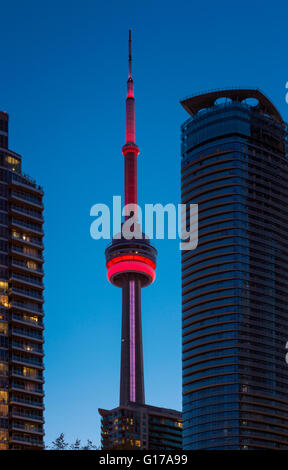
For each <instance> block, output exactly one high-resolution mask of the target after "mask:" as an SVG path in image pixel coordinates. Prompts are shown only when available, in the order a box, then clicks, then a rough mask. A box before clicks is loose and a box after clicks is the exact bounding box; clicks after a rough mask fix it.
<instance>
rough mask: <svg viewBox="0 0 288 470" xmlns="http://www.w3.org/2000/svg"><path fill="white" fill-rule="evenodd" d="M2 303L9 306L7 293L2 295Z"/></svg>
mask: <svg viewBox="0 0 288 470" xmlns="http://www.w3.org/2000/svg"><path fill="white" fill-rule="evenodd" d="M0 305H3V307H9V302H8V296H7V295H0Z"/></svg>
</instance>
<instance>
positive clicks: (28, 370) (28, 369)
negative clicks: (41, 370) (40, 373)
mask: <svg viewBox="0 0 288 470" xmlns="http://www.w3.org/2000/svg"><path fill="white" fill-rule="evenodd" d="M23 375H25V377H34V378H35V377H36V376H37V370H36V369H32V368H31V367H23Z"/></svg>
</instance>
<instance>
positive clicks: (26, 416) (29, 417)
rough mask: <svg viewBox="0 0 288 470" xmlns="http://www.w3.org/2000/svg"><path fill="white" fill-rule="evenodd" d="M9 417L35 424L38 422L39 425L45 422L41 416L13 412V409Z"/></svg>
mask: <svg viewBox="0 0 288 470" xmlns="http://www.w3.org/2000/svg"><path fill="white" fill-rule="evenodd" d="M10 416H11V417H12V418H18V419H25V420H26V419H27V420H29V421H35V422H36V421H37V422H40V423H44V422H45V420H44V418H43V416H42V415H37V414H35V413H29V412H27V413H25V412H24V411H18V410H14V409H13V408H12V411H11V413H10Z"/></svg>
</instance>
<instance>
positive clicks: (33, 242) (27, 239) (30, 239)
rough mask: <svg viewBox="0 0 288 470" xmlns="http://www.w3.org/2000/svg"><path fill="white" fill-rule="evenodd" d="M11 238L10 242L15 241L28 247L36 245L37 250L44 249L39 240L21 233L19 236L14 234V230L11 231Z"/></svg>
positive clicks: (16, 233)
mask: <svg viewBox="0 0 288 470" xmlns="http://www.w3.org/2000/svg"><path fill="white" fill-rule="evenodd" d="M11 238H12V240H17V241H19V242H21V243H27V244H28V245H32V246H34V245H37V247H39V248H44V245H43V243H42V241H41V240H40V239H39V238H36V237H31V236H30V235H29V236H28V235H26V234H23V233H22V234H20V233H18V232H16V231H15V230H14V231H12V234H11Z"/></svg>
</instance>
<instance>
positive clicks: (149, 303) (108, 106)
mask: <svg viewBox="0 0 288 470" xmlns="http://www.w3.org/2000/svg"><path fill="white" fill-rule="evenodd" d="M15 4H16V5H17V10H16V13H15V10H14V9H12V5H13V2H12V3H11V5H3V7H2V8H3V15H4V17H5V18H6V21H5V22H4V24H3V35H4V43H5V46H4V49H3V56H2V67H3V70H6V71H9V73H5V74H2V77H1V89H2V92H1V98H0V108H1V109H2V110H7V112H9V115H10V126H11V132H10V143H11V145H10V146H11V148H13V149H14V150H15V151H16V152H18V153H20V154H23V155H24V172H25V173H26V172H27V173H28V174H32V175H33V176H34V177H35V178H37V181H39V182H40V183H41V185H43V186H44V190H45V208H46V209H45V213H44V217H45V246H46V250H45V252H44V256H45V260H46V269H45V271H46V273H47V275H46V280H45V287H46V293H45V315H46V318H45V326H46V345H45V354H46V359H45V367H46V372H45V378H46V385H45V393H46V399H45V404H46V412H45V418H46V426H45V431H46V442H48V443H49V442H51V440H53V439H54V438H55V437H56V436H57V435H58V434H59V433H60V432H62V431H63V432H64V433H65V434H66V436H67V439H69V440H73V439H75V438H76V437H79V438H81V439H82V440H86V439H87V438H91V439H93V441H96V442H99V419H98V417H97V408H98V406H100V405H101V406H103V407H104V406H107V407H109V406H111V405H112V402H113V399H114V400H115V401H114V403H115V405H116V404H117V394H116V393H115V390H117V387H118V384H119V360H118V358H119V351H120V345H119V341H118V339H119V334H118V333H119V328H120V312H119V308H118V305H119V298H120V297H119V298H117V295H115V296H114V298H113V299H111V312H112V320H113V321H112V320H111V323H112V324H111V343H110V344H107V343H104V341H103V339H102V338H103V335H104V331H105V328H106V320H104V318H105V313H106V315H107V313H110V312H107V309H106V304H107V302H106V301H105V302H104V301H103V300H102V299H101V297H102V296H103V297H107V296H108V297H110V294H111V291H112V289H113V288H112V287H110V286H108V285H106V281H105V263H104V257H103V249H104V247H105V241H103V242H96V241H93V240H92V239H91V238H90V235H89V227H90V224H91V218H90V216H89V210H90V207H91V206H92V205H93V204H94V203H96V202H98V201H104V202H105V201H106V202H107V203H108V204H109V203H110V201H111V187H113V188H114V187H118V191H117V194H120V193H121V189H122V179H121V178H118V176H119V174H120V175H121V174H122V162H121V154H120V150H119V148H120V146H121V144H122V142H123V136H124V119H123V117H124V114H123V109H122V108H123V107H122V103H123V97H124V96H125V86H124V85H122V84H123V77H125V73H126V68H125V57H126V48H125V44H126V42H125V39H126V34H127V30H128V29H129V28H130V27H131V28H132V29H133V30H134V31H135V33H136V34H135V43H136V48H137V57H135V66H134V71H135V78H137V96H136V97H137V108H136V116H137V124H138V128H139V131H137V142H138V143H139V145H140V148H141V151H142V154H143V155H142V156H141V159H142V162H143V163H142V162H141V163H139V164H140V165H141V174H142V176H143V180H144V181H147V180H150V182H151V192H150V198H151V200H150V201H149V202H151V203H154V202H163V203H166V202H170V201H171V199H172V200H173V201H175V203H178V202H179V200H180V185H178V183H177V181H176V176H175V175H178V173H179V168H180V149H179V134H180V124H181V122H182V121H183V120H184V119H185V112H184V111H183V110H182V109H181V106H180V104H179V100H180V99H181V98H182V97H183V96H185V95H190V94H192V93H194V92H197V91H201V90H205V89H206V88H218V87H225V85H227V84H228V85H229V84H230V85H235V86H245V85H246V84H247V83H248V85H256V86H259V88H261V89H263V90H264V91H265V92H267V93H268V95H269V96H270V97H271V99H272V101H273V102H274V103H275V104H276V106H277V107H278V108H279V110H280V112H281V114H282V115H283V117H284V119H286V117H287V110H288V108H287V104H286V102H285V94H286V90H285V83H286V81H287V77H286V76H285V73H286V70H285V65H284V62H285V61H284V60H283V57H285V46H284V45H285V44H286V43H287V41H286V38H287V33H286V32H285V14H283V15H282V14H280V11H278V12H274V10H271V11H270V10H268V11H266V10H265V11H264V10H263V9H260V11H259V12H258V11H257V8H256V6H255V5H252V6H251V5H249V16H248V17H247V15H246V12H245V11H240V12H238V20H239V23H240V22H241V21H242V22H243V23H245V24H246V26H247V28H246V31H245V36H244V35H239V34H237V31H235V29H234V27H235V22H234V19H232V18H233V17H232V14H231V17H229V15H228V14H227V13H226V14H225V15H222V16H221V15H220V17H219V15H218V11H217V10H216V6H214V5H213V4H212V3H211V5H210V9H209V11H207V10H206V8H205V9H204V8H201V7H199V6H192V5H189V4H187V5H186V10H187V12H188V13H189V14H187V15H186V11H185V8H183V9H180V10H179V9H178V8H176V7H172V6H170V5H167V4H166V3H163V2H159V4H158V5H157V6H155V7H153V6H152V4H148V5H147V6H146V7H145V8H144V7H140V6H133V4H132V2H126V3H125V4H124V7H123V6H121V8H120V5H119V6H118V5H117V4H116V2H115V4H114V7H115V12H112V13H111V10H110V9H109V8H108V6H107V7H101V8H100V7H99V8H96V7H95V6H93V4H92V2H86V3H85V2H84V4H85V5H86V7H87V9H85V8H84V9H83V10H81V11H79V10H78V9H77V8H76V6H75V5H76V4H73V2H72V4H71V2H69V4H70V10H69V11H70V15H69V19H68V16H67V15H66V7H67V6H68V3H66V2H62V4H61V5H59V6H57V8H56V3H54V4H53V2H52V3H50V6H49V8H47V11H46V10H45V18H44V14H43V10H42V9H41V8H39V5H38V6H37V4H36V2H31V7H28V8H26V11H24V9H22V6H21V4H20V2H18V4H17V2H14V5H15ZM227 5H228V3H227ZM247 5H248V2H247ZM82 7H83V5H82ZM258 7H259V8H260V2H259V4H258ZM280 7H281V3H280V5H279V10H280ZM282 7H283V10H284V6H283V5H282ZM285 8H286V11H287V7H285ZM244 10H245V8H244ZM128 11H129V14H127V12H128ZM163 11H164V14H165V21H164V22H163V21H162V20H163V16H162V15H163ZM244 13H245V14H244ZM274 15H275V16H274ZM119 16H120V20H121V21H119ZM189 17H190V19H191V18H196V17H197V18H198V20H199V21H197V22H195V23H194V24H193V33H192V31H191V30H192V28H191V25H190V21H189ZM215 17H218V21H217V22H215V21H214V18H215ZM256 18H257V21H258V22H259V23H257V22H256ZM23 19H24V21H23ZM229 19H230V21H229ZM276 19H277V21H276ZM273 20H275V21H273ZM263 23H264V24H266V25H268V24H269V26H270V30H271V25H272V30H273V24H274V23H275V24H277V28H276V26H274V28H275V29H274V36H273V38H274V39H273V41H271V36H270V35H269V37H268V36H263V33H262V31H263ZM12 24H13V28H11V25H12ZM203 25H205V27H204V26H203ZM203 28H205V31H204V30H203ZM51 31H53V34H51ZM151 31H153V32H154V34H153V33H152V34H151ZM257 35H258V37H259V38H261V47H260V46H259V41H256V39H257ZM35 36H37V41H35V39H34V37H35ZM227 37H229V42H227ZM253 40H254V41H255V42H253ZM195 41H196V45H197V47H195ZM278 45H279V46H278ZM212 46H213V47H212ZM278 47H279V48H278ZM277 48H278V49H277ZM276 49H277V51H276ZM247 50H249V51H250V54H249V56H248V55H247ZM140 57H141V60H140V59H139V58H140ZM267 62H269V63H270V64H271V67H269V70H268V71H267ZM148 63H149V67H147V64H148ZM104 88H105V90H104ZM103 90H104V91H105V93H103ZM151 97H153V98H154V99H155V104H154V112H153V113H151ZM286 120H287V119H286ZM115 123H116V125H115ZM107 142H109V145H107ZM117 156H118V158H117ZM112 157H113V161H116V162H117V167H116V169H115V173H114V174H112V173H111V172H110V173H109V171H110V166H109V159H110V158H112ZM164 161H168V162H169V166H166V167H165V179H166V184H165V185H161V184H160V185H159V180H160V181H161V178H163V162H164ZM149 162H150V163H153V170H154V171H153V173H152V174H151V172H150V170H149ZM108 174H109V178H108V177H107V176H106V175H108ZM103 175H104V176H105V178H103ZM101 179H103V181H101ZM107 181H108V183H109V184H107ZM64 183H65V184H64ZM141 186H142V184H141ZM77 190H79V192H77ZM143 194H144V188H143V193H142V187H140V198H141V199H142V200H143V199H144V197H142V195H143ZM155 244H156V247H157V249H158V252H159V270H158V271H157V288H156V287H154V286H151V287H149V290H150V292H149V296H146V295H145V299H144V300H143V301H144V305H143V310H144V309H145V312H146V313H147V316H146V318H145V322H143V330H144V331H143V335H144V364H145V377H146V382H147V393H148V396H147V402H149V403H151V404H154V405H163V406H164V405H165V406H167V407H170V408H178V409H180V408H181V348H180V342H181V339H180V338H181V333H180V324H181V323H180V322H181V298H180V292H181V291H180V252H179V249H178V242H176V241H163V242H161V241H157V243H155ZM75 248H76V249H77V251H76V250H75ZM76 253H77V255H76ZM95 266H98V267H99V269H98V270H96V269H95ZM168 267H169V268H170V269H171V270H173V272H175V273H178V274H177V276H175V279H174V280H172V279H171V278H169V273H168ZM87 292H88V295H87ZM160 300H161V304H162V308H163V310H162V311H161V312H160V313H159V318H157V319H154V316H153V313H154V311H155V304H157V302H159V303H160ZM167 319H169V320H170V322H168V321H167ZM154 320H155V324H154V327H155V336H154V337H152V338H149V340H148V335H147V332H148V328H149V326H150V324H151V322H152V321H154ZM164 320H165V323H163V321H164ZM113 322H114V323H113ZM161 323H162V329H161V328H160V325H161ZM163 328H164V330H163ZM177 332H178V333H177ZM176 333H177V334H176ZM96 337H97V341H96V339H95V338H96ZM146 338H147V339H146ZM159 341H160V345H159ZM167 341H168V343H169V351H167V350H165V348H163V350H165V351H166V354H164V353H161V348H160V346H161V344H162V345H164V344H166V343H167ZM112 344H115V349H113V351H112V352H111V353H109V347H111V345H112ZM145 344H146V346H145ZM153 349H156V350H158V349H159V356H158V361H157V365H155V364H153V361H152V356H151V354H150V353H149V350H153ZM167 354H168V357H167ZM102 355H103V356H105V355H107V358H108V359H107V361H108V362H105V368H104V366H103V364H102V363H103V359H102ZM167 362H168V363H169V369H170V367H171V364H172V367H173V370H175V381H174V382H173V384H172V388H171V391H170V393H169V394H167V395H166V396H165V397H164V399H165V400H166V403H165V404H164V403H163V402H162V399H163V396H162V395H163V394H162V389H163V388H165V385H166V386H167V384H168V383H169V384H170V370H168V368H167V366H166V364H167ZM84 364H85V367H84V366H83V365H84ZM159 364H160V376H159ZM107 368H108V369H109V370H111V371H112V374H111V375H112V377H111V379H110V380H109V382H108V383H107V379H106V369H107ZM88 370H89V373H88ZM104 378H105V383H106V387H107V388H105V389H104V388H103V379H104ZM83 393H84V399H83V402H84V403H83V402H82V400H81V398H83ZM113 397H115V398H113ZM103 399H104V400H105V401H106V403H104V402H103ZM75 403H78V404H79V405H78V406H75Z"/></svg>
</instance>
